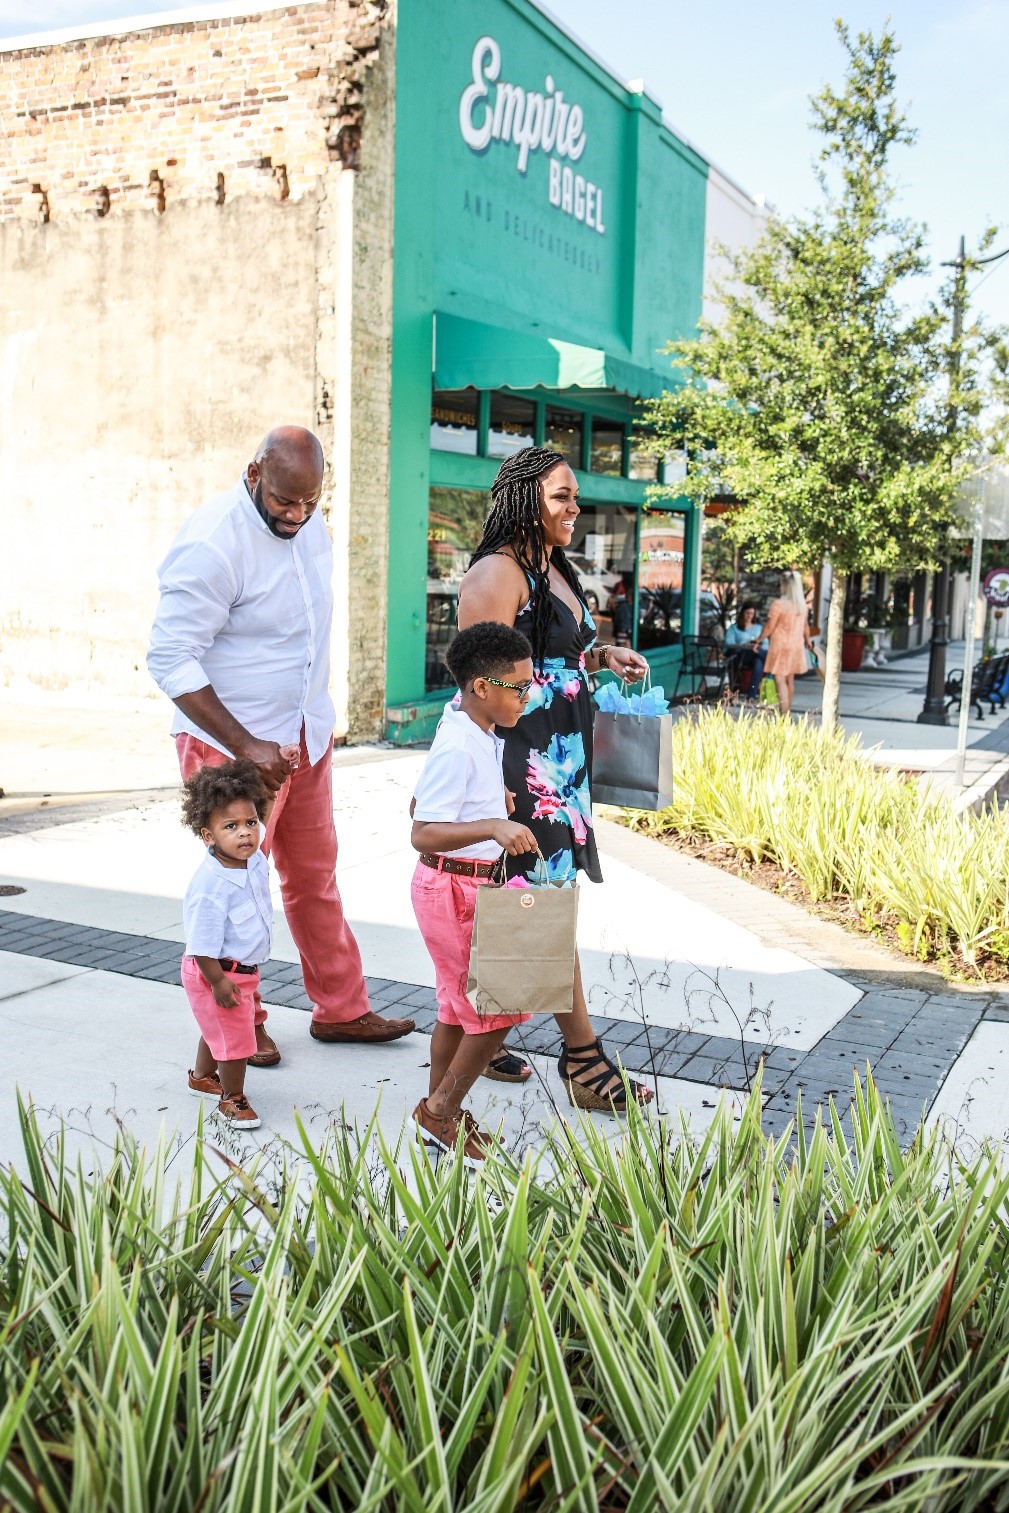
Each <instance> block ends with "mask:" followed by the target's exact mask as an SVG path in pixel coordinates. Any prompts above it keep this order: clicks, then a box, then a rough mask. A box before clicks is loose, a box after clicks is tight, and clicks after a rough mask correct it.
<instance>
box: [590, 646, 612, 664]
mask: <svg viewBox="0 0 1009 1513" xmlns="http://www.w3.org/2000/svg"><path fill="white" fill-rule="evenodd" d="M616 649H617V648H616V643H615V642H613V641H606V642H604V644H603V645H602V646H594V647H593V648H592V650H593V651H594V652H595V654H596V656H597V657H598V658H599V666H600V667H605V666H606V653H607V652H608V651H616Z"/></svg>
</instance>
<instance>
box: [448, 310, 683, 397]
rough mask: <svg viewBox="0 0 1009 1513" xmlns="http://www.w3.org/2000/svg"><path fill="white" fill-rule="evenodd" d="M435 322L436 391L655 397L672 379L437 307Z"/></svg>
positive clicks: (606, 355) (620, 360)
mask: <svg viewBox="0 0 1009 1513" xmlns="http://www.w3.org/2000/svg"><path fill="white" fill-rule="evenodd" d="M434 320H435V331H434V386H435V388H436V389H469V388H473V389H610V390H613V391H614V392H616V393H618V394H629V395H630V396H631V397H632V398H634V399H653V398H655V396H656V395H659V394H661V393H662V392H663V391H664V390H665V389H668V388H671V387H672V385H673V383H674V382H675V380H674V377H673V374H672V373H671V372H670V374H669V377H668V379H666V380H663V377H662V375H661V374H660V373H653V372H652V370H651V369H650V368H642V367H639V366H638V364H637V363H633V362H630V361H628V359H627V358H624V357H614V356H612V354H611V353H609V352H604V351H603V350H602V349H601V348H600V347H580V346H578V345H577V344H576V343H575V342H570V341H558V340H557V339H556V338H555V337H551V336H535V335H530V334H529V333H528V332H525V331H508V330H506V329H505V328H504V327H503V326H488V325H484V324H483V322H482V321H476V320H464V319H463V317H462V316H460V315H448V314H444V313H443V312H441V311H439V312H438V313H437V314H436V315H435V318H434Z"/></svg>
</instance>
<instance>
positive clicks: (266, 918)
mask: <svg viewBox="0 0 1009 1513" xmlns="http://www.w3.org/2000/svg"><path fill="white" fill-rule="evenodd" d="M182 921H183V924H184V925H185V929H186V955H187V956H216V957H221V956H228V957H230V958H231V959H232V960H233V961H240V962H241V963H242V965H243V966H246V967H258V966H262V964H263V962H265V961H269V959H270V951H271V950H272V947H273V900H272V899H271V897H270V863H269V862H268V861H267V859H266V857H265V856H264V855H263V853H262V851H256V852H254V853H253V854H252V856H250V857H249V864H248V866H247V867H222V866H221V864H220V862H219V861H218V860H217V858H216V856H213V855H212V854H211V852H210V851H209V850H208V852H207V854H206V856H205V857H204V858H203V861H202V862H201V863H200V865H199V867H197V869H196V871H195V873H194V874H193V880H192V882H191V883H190V884H189V887H188V888H187V889H186V897H185V900H184V902H183V905H182Z"/></svg>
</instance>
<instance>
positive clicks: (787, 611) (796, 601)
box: [764, 573, 813, 715]
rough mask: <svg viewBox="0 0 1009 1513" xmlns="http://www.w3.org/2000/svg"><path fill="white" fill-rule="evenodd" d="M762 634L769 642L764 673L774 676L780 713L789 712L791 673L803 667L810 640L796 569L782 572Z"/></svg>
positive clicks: (785, 713) (790, 703)
mask: <svg viewBox="0 0 1009 1513" xmlns="http://www.w3.org/2000/svg"><path fill="white" fill-rule="evenodd" d="M764 635H765V636H766V637H767V640H768V642H769V643H770V646H769V649H768V653H767V659H766V661H765V662H764V673H765V676H766V675H768V674H769V675H771V676H772V677H773V678H774V686H775V688H776V689H777V690H778V705H779V707H780V709H781V713H782V714H783V715H787V714H791V712H792V699H793V697H794V695H795V675H796V673H803V672H805V671H806V648H807V646H808V647H811V646H812V644H813V642H812V639H811V637H810V634H809V618H808V616H807V614H806V596H805V594H804V593H803V591H802V579H801V578H800V577H799V574H798V573H782V575H781V598H780V599H775V601H774V603H773V604H772V605H771V608H770V612H769V614H768V616H767V621H766V623H765V625H764Z"/></svg>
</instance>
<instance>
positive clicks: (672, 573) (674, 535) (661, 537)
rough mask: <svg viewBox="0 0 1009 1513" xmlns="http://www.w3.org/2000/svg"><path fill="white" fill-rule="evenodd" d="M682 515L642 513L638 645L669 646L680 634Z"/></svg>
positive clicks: (641, 647)
mask: <svg viewBox="0 0 1009 1513" xmlns="http://www.w3.org/2000/svg"><path fill="white" fill-rule="evenodd" d="M685 529H686V528H685V520H684V516H683V515H680V514H675V513H666V512H664V511H661V510H645V511H644V512H643V513H642V516H641V536H640V542H639V550H638V646H639V648H640V649H642V650H646V649H647V648H648V647H650V646H671V645H673V644H674V643H675V642H677V641H679V639H680V636H681V634H682V631H683V558H684V542H685Z"/></svg>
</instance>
